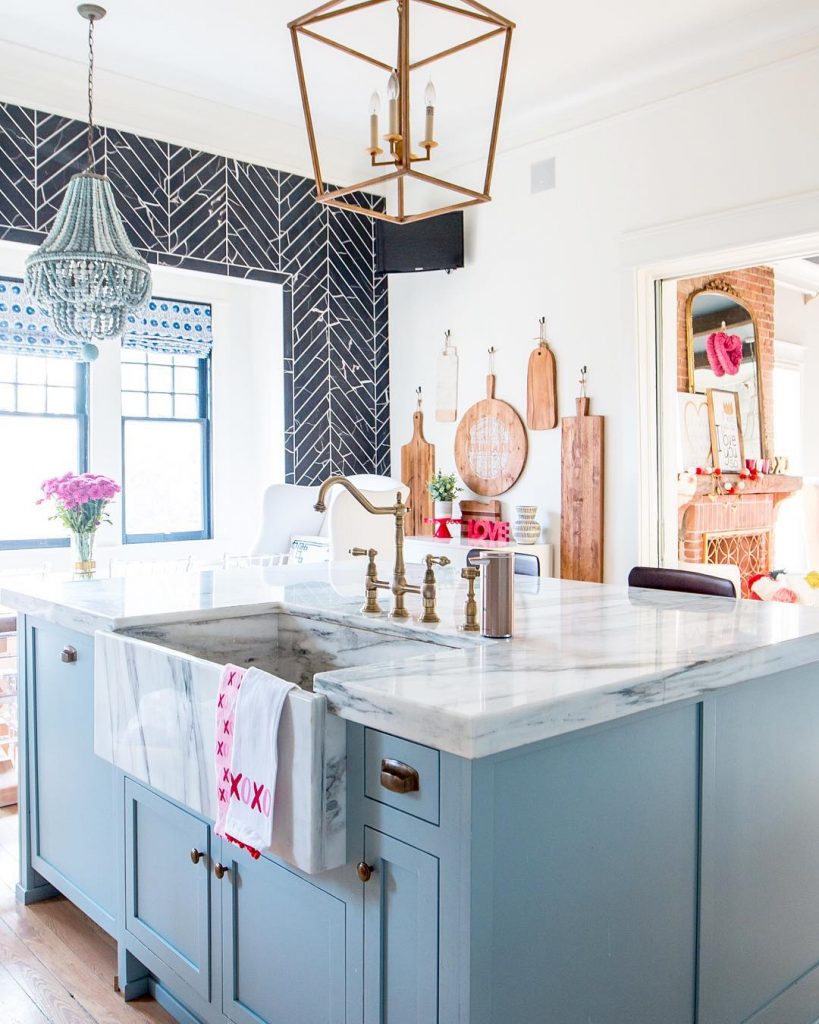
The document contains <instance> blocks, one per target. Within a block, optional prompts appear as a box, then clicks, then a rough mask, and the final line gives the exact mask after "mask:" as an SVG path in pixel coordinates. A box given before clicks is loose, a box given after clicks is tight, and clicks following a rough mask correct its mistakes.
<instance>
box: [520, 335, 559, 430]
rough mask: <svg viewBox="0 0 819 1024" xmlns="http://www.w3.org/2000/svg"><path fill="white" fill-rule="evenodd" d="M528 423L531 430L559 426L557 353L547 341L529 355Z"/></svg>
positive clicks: (527, 379) (527, 387) (527, 377)
mask: <svg viewBox="0 0 819 1024" xmlns="http://www.w3.org/2000/svg"><path fill="white" fill-rule="evenodd" d="M526 425H527V427H528V428H529V429H530V430H552V429H553V428H554V427H556V426H557V383H556V367H555V355H554V352H552V350H551V349H550V348H549V346H548V345H547V344H546V343H545V342H542V343H541V344H540V345H538V347H537V348H536V349H535V350H534V352H533V353H532V354H531V355H530V356H529V371H528V373H527V376H526Z"/></svg>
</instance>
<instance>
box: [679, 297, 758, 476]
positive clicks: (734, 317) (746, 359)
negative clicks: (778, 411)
mask: <svg viewBox="0 0 819 1024" xmlns="http://www.w3.org/2000/svg"><path fill="white" fill-rule="evenodd" d="M685 327H686V335H687V340H688V390H689V391H692V392H696V393H697V394H701V395H704V394H705V393H706V391H707V389H708V388H717V389H719V390H721V391H735V392H736V394H737V395H738V396H739V408H740V416H741V423H742V434H743V440H744V448H745V457H746V458H748V459H762V458H765V457H766V454H765V440H764V439H765V429H764V409H763V398H762V373H761V369H760V365H759V330H758V327H757V323H756V318H755V317H754V314H753V312H752V311H751V310H750V309H748V308H747V306H745V305H744V304H743V303H742V301H741V300H740V298H739V297H738V295H737V294H736V292H734V290H733V289H732V288H731V286H730V285H728V284H727V283H722V282H719V283H718V282H711V283H709V284H708V285H706V286H705V287H704V288H702V289H700V290H699V291H696V292H692V293H691V295H689V296H688V301H687V302H686V307H685Z"/></svg>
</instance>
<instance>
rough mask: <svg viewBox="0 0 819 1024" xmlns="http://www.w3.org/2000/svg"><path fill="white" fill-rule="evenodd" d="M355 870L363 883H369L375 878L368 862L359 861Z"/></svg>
mask: <svg viewBox="0 0 819 1024" xmlns="http://www.w3.org/2000/svg"><path fill="white" fill-rule="evenodd" d="M355 870H356V874H357V875H358V877H359V878H360V879H361V881H362V882H369V880H370V879H371V878H372V877H373V869H372V868H371V867H370V865H369V864H368V863H367V862H366V861H363V860H361V861H359V862H358V864H357V866H356V869H355Z"/></svg>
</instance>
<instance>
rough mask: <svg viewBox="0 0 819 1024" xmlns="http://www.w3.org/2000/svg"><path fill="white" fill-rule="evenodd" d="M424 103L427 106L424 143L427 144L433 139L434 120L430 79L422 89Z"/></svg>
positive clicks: (433, 97)
mask: <svg viewBox="0 0 819 1024" xmlns="http://www.w3.org/2000/svg"><path fill="white" fill-rule="evenodd" d="M424 104H425V105H426V108H427V116H426V121H425V124H424V145H428V144H429V143H431V142H433V141H434V139H435V136H434V134H433V128H434V120H435V86H434V85H433V84H432V79H430V80H429V81H428V82H427V87H426V89H425V91H424Z"/></svg>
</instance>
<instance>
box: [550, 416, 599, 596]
mask: <svg viewBox="0 0 819 1024" xmlns="http://www.w3.org/2000/svg"><path fill="white" fill-rule="evenodd" d="M588 409H589V400H588V399H587V398H578V399H577V416H564V417H563V420H562V438H561V441H562V467H561V486H560V492H561V493H560V576H561V578H562V579H564V580H585V581H587V582H590V583H602V582H603V417H602V416H590V415H589V414H588Z"/></svg>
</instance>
